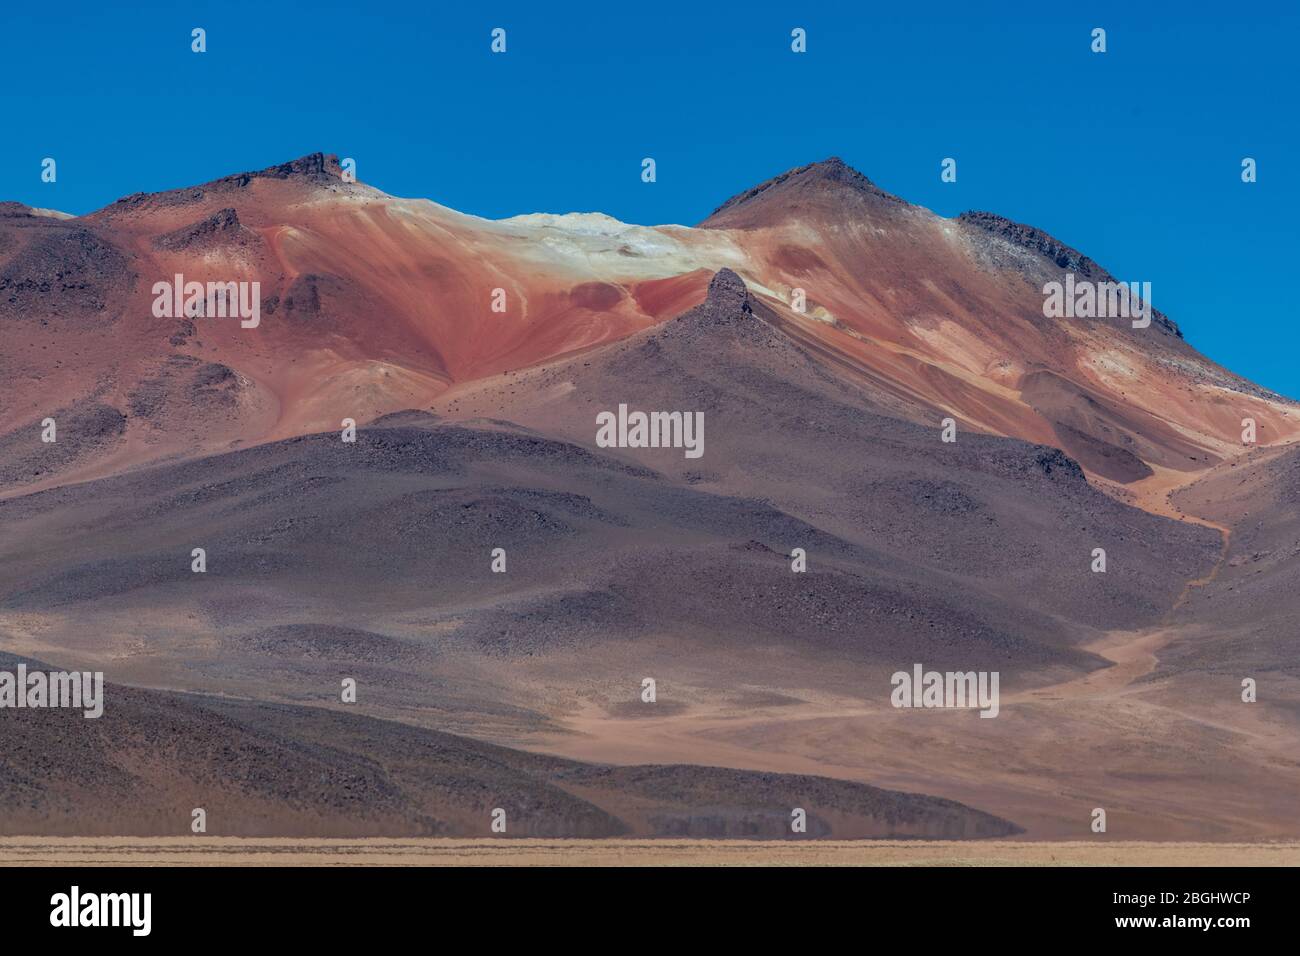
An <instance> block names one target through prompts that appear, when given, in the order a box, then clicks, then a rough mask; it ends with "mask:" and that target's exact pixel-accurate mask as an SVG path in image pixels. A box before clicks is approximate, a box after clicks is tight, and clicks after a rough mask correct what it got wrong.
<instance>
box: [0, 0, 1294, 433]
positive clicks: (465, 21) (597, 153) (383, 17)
mask: <svg viewBox="0 0 1300 956" xmlns="http://www.w3.org/2000/svg"><path fill="white" fill-rule="evenodd" d="M1297 9H1298V8H1297V5H1295V4H1286V5H1285V8H1284V6H1283V5H1282V4H1281V3H1277V4H1274V3H1273V2H1271V0H1270V2H1265V3H1262V4H1250V5H1243V4H1222V3H1205V2H1201V3H1194V2H1193V3H1181V4H1173V3H1170V4H1163V3H1161V4H1154V3H1153V4H1139V3H1136V2H1132V0H1129V2H1125V3H1078V4H1062V5H1049V4H1041V3H998V4H975V3H966V4H956V3H945V2H927V3H910V4H897V3H891V4H872V3H865V2H863V3H843V4H827V3H820V4H819V3H804V2H794V0H790V2H785V3H770V2H764V0H756V2H752V3H745V4H741V3H727V4H725V5H724V4H708V3H698V2H697V3H674V2H651V3H645V4H601V5H596V4H591V5H588V4H567V5H562V4H539V3H535V2H534V3H512V4H506V3H498V4H493V3H487V4H478V3H459V4H439V3H436V2H426V3H418V4H417V3H410V4H407V3H384V2H378V0H377V2H368V3H331V2H317V3H312V4H300V3H294V4H290V3H284V2H271V0H262V2H257V3H246V2H241V0H223V2H220V3H175V2H172V3H151V2H136V3H133V4H130V5H129V8H128V5H121V6H120V7H119V8H118V9H111V8H109V7H108V5H104V4H98V3H96V4H91V3H86V2H82V0H78V2H68V3H58V4H44V5H42V4H21V5H20V4H15V3H9V4H5V5H4V10H3V12H0V35H2V36H3V37H4V48H5V52H4V55H3V57H0V79H2V80H3V85H2V86H0V88H2V89H3V90H4V91H5V92H4V94H3V101H2V105H3V108H4V117H5V120H4V127H5V135H4V137H3V140H2V142H3V148H2V149H0V199H15V200H18V201H20V202H25V203H28V204H30V205H37V206H47V207H54V208H58V209H63V210H65V211H68V212H72V213H84V212H88V211H90V210H92V209H95V208H98V207H99V206H102V205H104V204H106V203H108V202H111V201H112V200H113V199H115V198H117V197H118V196H121V195H125V194H127V193H130V192H136V191H141V190H146V191H153V190H158V189H166V188H172V187H178V186H185V185H191V184H194V183H198V182H202V181H205V180H208V179H212V178H215V177H217V176H222V175H226V174H229V173H233V172H238V171H242V170H246V169H257V168H261V167H264V166H269V165H272V164H274V163H277V162H281V161H284V160H287V159H291V158H294V157H297V156H300V155H302V154H305V153H309V152H314V151H316V150H323V151H326V152H336V153H338V154H339V155H342V156H352V157H354V158H355V159H356V160H357V164H358V174H359V176H360V178H361V179H362V180H363V181H365V182H368V183H370V184H372V185H375V186H377V187H379V188H380V189H383V190H385V191H387V192H389V193H393V194H394V195H399V196H423V197H428V198H430V199H433V200H435V201H437V202H440V203H443V204H445V205H449V206H452V207H454V208H456V209H460V210H463V211H465V212H471V213H476V214H479V215H484V216H490V217H498V216H507V215H514V214H517V213H523V212H539V211H546V212H571V211H591V210H599V211H601V212H606V213H608V214H610V215H613V216H616V217H618V218H620V219H623V220H626V221H630V222H640V223H662V222H678V223H685V224H693V223H695V222H698V221H699V220H700V219H702V218H704V217H705V216H707V215H708V213H709V212H710V211H712V209H713V208H714V207H715V206H717V205H718V204H719V203H721V202H722V201H723V200H724V199H726V198H727V197H728V196H730V195H732V194H733V193H735V192H739V191H740V190H742V189H745V188H747V187H749V186H751V185H754V184H755V183H758V182H759V181H761V180H763V179H765V178H767V177H769V176H771V175H774V174H776V173H778V172H781V171H783V170H785V169H787V168H789V167H791V166H796V165H800V164H803V163H806V162H810V161H812V160H817V159H824V158H826V157H827V156H831V155H839V156H841V157H843V158H844V160H845V161H846V162H848V163H850V164H851V165H853V166H854V167H856V168H857V169H859V170H860V171H862V172H863V173H865V174H866V175H868V176H869V177H871V178H872V179H873V180H874V181H875V182H876V183H877V184H878V185H880V186H881V187H882V188H885V189H888V190H890V191H891V192H895V193H897V194H899V195H901V196H903V197H904V198H906V199H908V200H910V201H912V202H916V203H919V204H921V205H924V206H928V207H930V208H931V209H934V210H935V211H936V212H939V213H941V214H943V215H949V216H951V215H956V214H957V213H960V212H962V211H964V210H966V209H988V210H992V211H995V212H998V213H1000V214H1002V215H1005V216H1009V217H1010V218H1012V219H1016V220H1019V221H1022V222H1027V223H1030V224H1032V225H1035V226H1038V227H1040V228H1043V229H1045V230H1047V231H1048V232H1050V233H1052V234H1053V235H1055V236H1056V237H1058V238H1059V239H1061V240H1063V241H1065V242H1067V243H1069V244H1070V245H1073V246H1076V247H1078V248H1079V249H1081V250H1083V251H1084V252H1085V253H1086V254H1088V255H1090V256H1092V257H1093V258H1094V259H1097V260H1098V261H1099V262H1101V263H1102V264H1103V265H1104V266H1106V267H1107V268H1108V269H1110V270H1111V271H1112V272H1114V273H1115V274H1116V275H1117V276H1118V277H1119V278H1121V279H1126V280H1136V281H1149V282H1151V283H1152V287H1153V296H1152V297H1153V300H1154V303H1155V305H1156V307H1157V308H1159V309H1161V310H1162V311H1164V312H1166V313H1168V314H1169V315H1170V316H1171V317H1172V318H1173V319H1174V320H1175V321H1176V322H1178V323H1179V325H1180V326H1182V328H1183V329H1184V332H1185V334H1186V336H1187V338H1188V340H1189V341H1191V342H1192V344H1194V345H1196V346H1197V347H1198V348H1200V349H1201V350H1202V351H1203V352H1205V353H1206V354H1208V355H1209V356H1211V357H1212V358H1214V359H1216V360H1217V361H1219V362H1221V363H1223V364H1225V365H1227V366H1228V367H1229V368H1231V369H1233V370H1234V371H1237V372H1240V373H1241V374H1244V375H1246V376H1248V377H1250V378H1252V379H1254V380H1256V381H1258V382H1260V383H1261V384H1264V385H1266V386H1269V387H1271V388H1275V389H1277V390H1279V391H1281V392H1283V393H1285V394H1288V395H1291V396H1295V397H1300V363H1298V362H1297V361H1296V348H1295V346H1296V345H1297V344H1300V335H1298V334H1297V332H1296V330H1295V323H1296V319H1297V308H1296V304H1295V279H1296V274H1297V262H1298V261H1300V256H1298V255H1297V254H1298V253H1300V240H1298V239H1297V235H1296V224H1297V220H1298V219H1300V215H1298V214H1300V187H1298V186H1297V183H1296V177H1295V174H1294V173H1293V172H1292V171H1291V167H1292V165H1293V164H1294V162H1295V159H1296V146H1297V140H1298V139H1300V132H1298V131H1297V130H1298V123H1297V118H1296V117H1297V112H1298V111H1297V92H1298V91H1300V67H1297V62H1300V55H1298V54H1297V41H1300V13H1297V12H1296V11H1297ZM195 26H201V27H204V28H205V29H206V30H207V34H208V52H207V53H205V54H202V55H197V54H193V53H191V52H190V30H191V28H192V27H195ZM796 26H798V27H803V28H805V29H806V30H807V31H808V52H807V53H806V54H804V55H796V54H794V53H792V52H790V30H791V29H792V28H793V27H796ZM493 27H503V28H505V29H506V30H507V45H508V52H507V53H506V54H505V55H499V56H494V55H492V54H491V53H490V52H489V49H488V47H489V33H490V31H491V29H492V28H493ZM1094 27H1104V28H1105V29H1106V30H1107V46H1108V50H1107V52H1106V53H1105V54H1093V53H1091V52H1090V50H1089V45H1090V32H1091V30H1092V28H1094ZM46 156H52V157H54V158H56V159H57V161H58V164H59V165H58V174H59V175H58V182H57V183H54V184H44V183H42V182H41V181H40V162H41V159H42V158H43V157H46ZM645 156H653V157H654V158H655V160H656V162H657V165H658V182H656V183H654V184H652V185H647V184H644V183H642V182H641V180H640V161H641V159H642V157H645ZM949 156H951V157H954V158H956V159H957V162H958V179H957V182H956V183H951V184H945V183H941V182H940V179H939V164H940V161H941V160H942V159H943V158H944V157H949ZM1246 156H1250V157H1253V158H1255V159H1256V160H1257V161H1258V164H1259V181H1258V182H1257V183H1255V184H1253V185H1245V184H1243V183H1242V182H1241V178H1240V168H1241V167H1240V164H1241V160H1242V158H1243V157H1246ZM1155 411H1158V410H1155Z"/></svg>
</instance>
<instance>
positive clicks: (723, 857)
mask: <svg viewBox="0 0 1300 956" xmlns="http://www.w3.org/2000/svg"><path fill="white" fill-rule="evenodd" d="M0 865H3V866H1300V843H1294V842H1278V843H1122V842H1116V841H1107V842H1101V841H1098V842H1082V841H1080V842H1070V843H1065V842H1061V843H1035V842H1014V841H998V842H937V841H936V842H931V841H915V842H887V841H879V842H877V841H850V840H835V841H830V840H827V841H817V842H807V843H794V842H780V843H776V842H771V841H747V840H441V839H428V840H400V839H363V840H279V839H233V838H223V837H214V838H211V839H177V838H167V839H127V838H104V839H81V838H64V839H57V838H49V837H6V838H3V839H0Z"/></svg>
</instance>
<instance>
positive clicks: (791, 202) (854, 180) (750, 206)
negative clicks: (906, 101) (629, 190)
mask: <svg viewBox="0 0 1300 956" xmlns="http://www.w3.org/2000/svg"><path fill="white" fill-rule="evenodd" d="M846 195H847V196H855V197H859V198H863V199H871V200H880V199H883V200H887V201H889V202H894V203H900V204H904V205H905V203H904V201H903V200H902V199H899V198H898V197H897V196H895V195H893V194H892V193H887V192H885V191H884V190H883V189H881V188H880V187H879V186H877V185H876V184H875V183H873V182H872V181H871V180H870V179H868V178H867V177H866V176H864V175H863V174H862V173H860V172H858V171H857V170H856V169H854V168H853V167H852V166H850V165H849V164H848V163H846V162H844V160H842V159H840V158H839V157H838V156H831V157H830V158H829V159H823V160H821V161H820V162H816V163H808V164H807V165H805V166H797V167H795V168H794V169H791V170H787V171H786V172H784V173H781V174H780V175H779V176H773V177H772V178H771V179H769V180H766V181H765V182H762V183H759V184H758V185H757V186H755V187H753V188H752V189H747V190H745V191H744V192H742V193H737V194H736V195H735V196H732V197H731V198H730V199H728V200H727V201H726V202H724V203H723V204H722V205H721V206H719V207H718V208H717V209H715V210H713V212H712V214H711V215H710V216H709V218H708V219H706V220H704V222H702V223H701V224H700V225H701V226H705V227H715V228H721V227H728V226H730V227H740V228H744V227H747V226H753V225H762V224H764V220H765V218H766V217H763V216H760V215H759V214H758V213H757V212H756V210H758V209H767V208H768V207H769V206H774V207H775V208H778V209H782V210H783V211H784V212H795V211H803V212H807V211H810V210H812V209H816V208H818V207H819V206H820V207H827V208H828V209H836V208H838V205H839V204H840V203H842V201H843V199H844V197H845V196H846Z"/></svg>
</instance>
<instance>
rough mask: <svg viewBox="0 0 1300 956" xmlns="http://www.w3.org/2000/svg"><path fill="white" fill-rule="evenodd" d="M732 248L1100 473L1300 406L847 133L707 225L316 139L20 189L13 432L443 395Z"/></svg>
mask: <svg viewBox="0 0 1300 956" xmlns="http://www.w3.org/2000/svg"><path fill="white" fill-rule="evenodd" d="M720 268H730V269H732V270H734V271H735V272H736V273H737V274H738V275H740V276H741V277H742V278H743V279H744V280H745V282H746V283H747V285H748V286H749V288H750V290H751V292H752V293H753V294H754V295H755V296H756V297H757V298H759V299H761V300H762V301H764V302H765V303H766V304H767V305H768V306H769V307H770V308H771V309H772V310H773V311H774V312H776V313H777V315H778V316H779V317H780V319H781V321H782V322H783V323H784V325H783V330H784V332H785V333H786V334H787V335H788V336H789V337H790V338H792V339H793V340H795V341H798V342H800V343H801V344H802V345H803V346H804V347H806V348H809V349H813V350H816V351H818V352H822V353H824V361H825V362H826V363H827V364H828V366H833V367H835V368H836V369H837V370H838V372H839V374H842V375H844V376H847V377H849V378H851V379H853V380H854V382H855V383H856V384H857V385H859V386H860V387H862V388H864V389H866V390H868V391H870V392H871V393H872V394H873V395H874V396H875V397H876V398H877V399H878V400H879V401H880V402H881V404H882V405H884V406H886V407H888V408H890V409H891V410H892V411H893V412H894V413H895V414H898V415H900V416H903V417H907V418H909V419H911V420H915V421H927V422H931V423H932V424H937V422H936V418H942V417H948V416H952V417H954V418H955V419H957V420H958V421H959V422H960V423H961V424H962V426H963V427H967V428H971V429H975V430H978V431H981V432H984V433H988V434H996V435H1004V436H1011V437H1016V438H1021V439H1023V440H1026V441H1031V442H1037V443H1042V444H1049V445H1053V446H1055V447H1059V448H1062V449H1063V450H1064V451H1066V453H1067V454H1069V455H1071V457H1073V458H1075V459H1076V460H1077V461H1079V462H1080V463H1081V464H1082V465H1083V467H1084V468H1085V470H1086V471H1087V472H1088V473H1089V474H1090V475H1092V476H1094V477H1095V478H1098V479H1104V480H1108V481H1112V482H1115V483H1119V484H1123V485H1135V484H1139V483H1140V482H1141V481H1142V480H1144V479H1148V478H1151V477H1152V476H1153V474H1154V475H1168V474H1172V475H1174V477H1175V478H1176V477H1177V476H1178V475H1186V474H1188V473H1189V472H1196V471H1201V470H1204V469H1205V468H1206V467H1209V466H1211V465H1213V464H1214V463H1216V462H1218V461H1221V460H1223V459H1225V458H1228V457H1231V456H1232V455H1233V454H1235V452H1236V450H1237V449H1238V447H1239V445H1240V439H1239V435H1240V430H1241V424H1240V422H1241V419H1242V418H1243V417H1252V418H1254V419H1255V420H1256V421H1257V423H1258V427H1259V432H1260V435H1261V441H1263V442H1265V443H1271V442H1277V441H1281V440H1284V439H1287V438H1289V437H1292V436H1294V435H1295V434H1296V430H1297V428H1300V422H1298V420H1297V417H1296V412H1295V408H1294V406H1293V405H1292V403H1290V402H1288V401H1286V400H1283V399H1281V398H1279V397H1278V396H1274V395H1270V394H1268V393H1266V392H1264V391H1263V390H1261V389H1259V388H1257V387H1255V386H1252V385H1250V384H1249V383H1247V382H1244V381H1243V380H1241V379H1240V378H1237V377H1236V376H1233V375H1231V374H1230V373H1228V372H1226V371H1224V370H1223V369H1221V368H1219V367H1217V366H1215V365H1214V364H1213V363H1211V362H1209V361H1208V360H1206V359H1205V358H1203V357H1202V356H1200V355H1199V354H1198V353H1196V352H1195V351H1194V350H1193V349H1192V348H1191V347H1190V346H1189V345H1187V343H1186V342H1184V341H1183V340H1182V338H1181V336H1180V335H1179V334H1178V333H1177V330H1176V327H1175V326H1174V325H1173V323H1172V322H1170V321H1169V320H1167V319H1165V318H1164V317H1163V316H1158V317H1157V318H1156V321H1154V322H1153V323H1152V325H1151V326H1150V327H1149V328H1146V329H1140V330H1139V329H1132V328H1128V327H1126V323H1121V322H1117V321H1115V320H1109V319H1108V320H1096V319H1094V320H1086V319H1078V320H1062V319H1048V318H1044V316H1043V293H1042V287H1043V285H1044V283H1046V282H1048V281H1054V280H1060V279H1061V278H1062V276H1063V275H1064V274H1065V272H1066V271H1067V270H1071V271H1073V272H1074V273H1076V274H1077V275H1078V276H1079V277H1081V278H1083V277H1090V278H1096V279H1098V280H1104V278H1105V277H1106V275H1107V274H1106V273H1105V271H1104V270H1103V269H1101V267H1099V266H1097V265H1096V264H1095V263H1093V262H1092V260H1090V259H1087V258H1086V257H1084V256H1082V255H1081V254H1079V253H1077V252H1075V251H1074V250H1072V249H1070V248H1069V247H1068V246H1065V245H1064V244H1062V243H1059V242H1057V241H1056V240H1054V239H1052V238H1051V237H1048V236H1046V235H1044V234H1042V233H1040V232H1038V231H1037V230H1034V229H1031V228H1029V227H1024V226H1019V225H1017V224H1015V223H1010V222H1008V221H1006V220H1003V219H1000V218H999V217H996V216H992V215H989V214H985V213H971V214H965V215H963V216H960V217H958V218H957V219H955V220H948V219H944V218H942V217H939V216H936V215H934V214H933V213H931V212H929V211H928V210H925V209H922V208H920V207H917V206H913V205H910V204H908V203H906V202H904V201H902V200H900V199H898V198H897V197H894V196H891V195H890V194H888V193H885V192H884V191H882V190H880V189H878V188H877V187H875V186H874V185H873V184H872V183H871V182H870V181H869V180H868V179H867V178H866V177H865V176H862V175H861V174H859V173H857V172H855V171H854V170H852V169H850V168H849V167H847V166H846V165H845V164H844V163H842V162H841V161H839V160H834V159H832V160H828V161H826V162H822V163H815V164H812V165H810V166H806V167H802V168H800V169H796V170H792V171H790V172H788V173H786V174H784V175H782V176H779V177H776V178H775V179H773V180H770V181H768V182H767V183H763V184H762V185H760V186H758V187H755V188H754V189H751V190H749V191H748V192H746V193H742V194H740V195H739V196H737V197H735V198H733V199H731V200H729V201H728V202H726V203H724V204H723V205H722V206H721V207H720V208H719V209H718V210H717V211H716V212H715V213H714V214H713V215H712V216H710V217H709V218H708V219H707V220H706V221H705V222H704V223H702V224H701V226H700V227H699V228H695V229H690V228H685V227H679V226H660V227H643V226H629V225H626V224H623V223H620V222H617V221H616V220H613V219H610V218H609V217H607V216H602V215H599V214H571V215H565V216H552V215H531V216H518V217H514V218H512V219H505V220H500V221H489V220H485V219H480V218H477V217H473V216H466V215H462V214H460V213H456V212H454V211H452V210H450V209H446V208H444V207H441V206H438V205H436V204H434V203H431V202H427V201H424V200H405V199H396V198H393V197H390V196H386V195H384V194H383V193H381V192H379V191H378V190H375V189H373V188H371V187H368V186H365V185H363V184H360V183H357V182H348V181H345V178H344V176H343V173H342V170H341V168H340V167H339V165H338V162H337V160H336V158H335V157H333V156H324V155H321V154H314V155H312V156H307V157H304V158H302V159H300V160H296V161H294V162H290V163H285V164H282V165H280V166H274V167H271V168H269V169H265V170H262V171H260V172H252V173H242V174H239V175H236V176H230V177H226V178H224V179H220V180H216V181H214V182H211V183H206V184H203V185H201V186H196V187H193V188H189V189H181V190H172V191H168V192H163V193H155V194H145V193H139V194H135V195H131V196H127V197H124V198H123V199H120V200H118V201H117V202H115V203H113V204H111V205H110V206H107V207H105V208H104V209H101V210H99V211H97V212H94V213H92V214H90V215H88V216H83V217H79V218H75V219H66V220H64V219H53V218H50V217H48V216H44V215H38V214H36V213H35V212H33V211H31V210H26V208H25V207H18V206H17V205H16V204H9V205H8V206H6V207H5V211H4V214H3V215H0V322H3V323H4V326H5V329H6V336H5V339H4V342H3V345H2V346H0V371H3V373H4V375H3V379H2V381H3V386H2V387H0V388H2V390H0V407H3V408H4V417H3V421H0V429H3V432H0V442H6V437H7V436H14V435H15V433H21V434H22V435H23V436H24V437H23V438H19V439H18V443H19V445H22V444H23V443H24V442H25V436H26V435H28V434H29V433H30V429H33V428H35V427H37V425H38V423H39V422H40V421H41V420H42V419H43V418H44V417H46V416H47V415H49V416H53V417H54V418H55V419H56V420H58V419H59V418H60V417H61V416H62V417H70V418H72V419H74V420H75V421H77V422H80V421H82V420H83V419H87V420H88V421H87V425H86V427H87V428H97V429H98V433H96V434H94V435H93V436H92V438H90V439H85V440H84V443H85V447H80V446H79V447H78V448H77V449H76V450H73V451H69V453H68V454H67V455H66V456H65V460H60V461H59V462H57V467H56V468H55V469H53V470H52V469H51V467H47V468H45V469H42V470H40V473H39V474H37V473H36V468H35V467H33V468H32V470H31V471H29V472H27V473H26V474H25V475H23V476H22V477H23V478H24V480H25V482H26V483H28V484H31V485H34V486H38V487H40V486H45V485H47V484H49V483H50V482H51V481H66V480H80V479H82V478H87V477H94V476H97V475H101V474H108V473H111V472H113V471H116V470H119V469H121V468H124V467H132V466H134V465H136V464H139V463H142V462H146V461H153V460H161V459H164V458H168V457H171V456H174V455H193V454H198V453H202V452H208V451H214V450H219V449H224V448H228V447H233V446H234V445H235V444H236V443H237V444H241V445H246V444H251V443H256V442H259V441H269V440H275V439H279V438H285V437H290V436H292V435H299V434H308V433H311V432H314V431H320V430H325V429H329V428H336V427H339V422H340V420H341V419H342V418H344V417H351V418H354V419H356V420H357V421H365V420H369V419H373V418H375V417H378V416H379V415H382V414H386V413H388V412H393V411H398V410H401V409H404V408H410V407H427V405H428V403H429V402H430V401H431V400H432V399H433V398H436V397H438V396H439V395H441V394H443V393H444V392H446V391H447V390H448V389H451V388H454V387H456V386H461V385H464V384H466V383H470V382H474V381H480V380H483V379H485V378H488V377H490V376H492V375H496V374H501V373H504V372H507V371H512V370H517V369H522V368H527V367H531V366H535V365H537V364H539V363H541V362H544V361H547V360H550V359H554V358H557V357H562V356H565V355H572V354H578V353H580V352H582V351H584V350H588V349H591V348H596V347H599V346H601V345H604V344H607V343H609V342H613V341H617V340H620V339H623V338H626V337H627V336H629V335H631V334H633V333H635V332H638V331H642V330H644V329H646V328H649V327H652V326H654V325H657V324H659V323H661V322H663V321H665V320H667V319H669V318H671V317H673V316H675V315H677V314H679V313H681V312H683V311H685V310H686V309H687V308H689V307H691V306H693V305H694V304H696V303H697V302H699V301H700V299H701V298H702V297H703V293H704V289H705V286H706V284H707V283H708V281H709V277H710V276H711V275H712V274H713V273H714V272H716V271H717V270H718V269H720ZM177 274H179V275H182V276H184V277H185V280H186V281H198V282H202V283H207V282H222V283H225V282H249V283H251V282H254V281H256V282H258V283H259V284H260V293H261V300H262V309H261V311H262V315H261V316H260V323H259V325H258V326H257V328H255V329H250V328H245V327H243V326H242V325H241V323H240V322H238V321H235V320H230V319H220V318H212V317H209V318H187V317H185V316H183V315H174V316H169V317H161V318H158V317H155V316H154V308H153V305H154V302H155V299H156V295H155V293H154V291H153V289H154V286H155V283H158V282H164V283H170V282H172V280H173V277H174V276H175V275H177ZM796 288H798V289H802V290H803V291H804V293H805V294H806V298H807V306H806V311H805V312H803V313H799V312H796V311H794V310H792V309H791V308H790V302H791V296H792V293H793V290H794V289H796ZM494 290H501V293H500V296H503V298H502V297H500V296H499V295H498V294H497V293H496V292H494ZM494 303H495V304H496V305H497V306H498V307H499V308H502V309H504V311H500V312H497V311H493V306H494ZM105 409H116V410H117V411H118V412H119V413H120V414H121V416H122V418H123V421H121V422H110V421H105V420H102V419H104V418H105V416H107V415H108V413H107V412H106V411H105ZM85 433H86V429H83V428H81V427H80V426H78V427H77V428H76V429H75V434H74V433H72V432H71V431H70V433H69V434H68V438H69V441H73V440H77V441H83V439H82V437H81V436H83V435H85ZM54 464H55V463H52V462H47V466H48V465H54ZM20 470H21V469H20ZM15 477H18V476H15Z"/></svg>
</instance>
